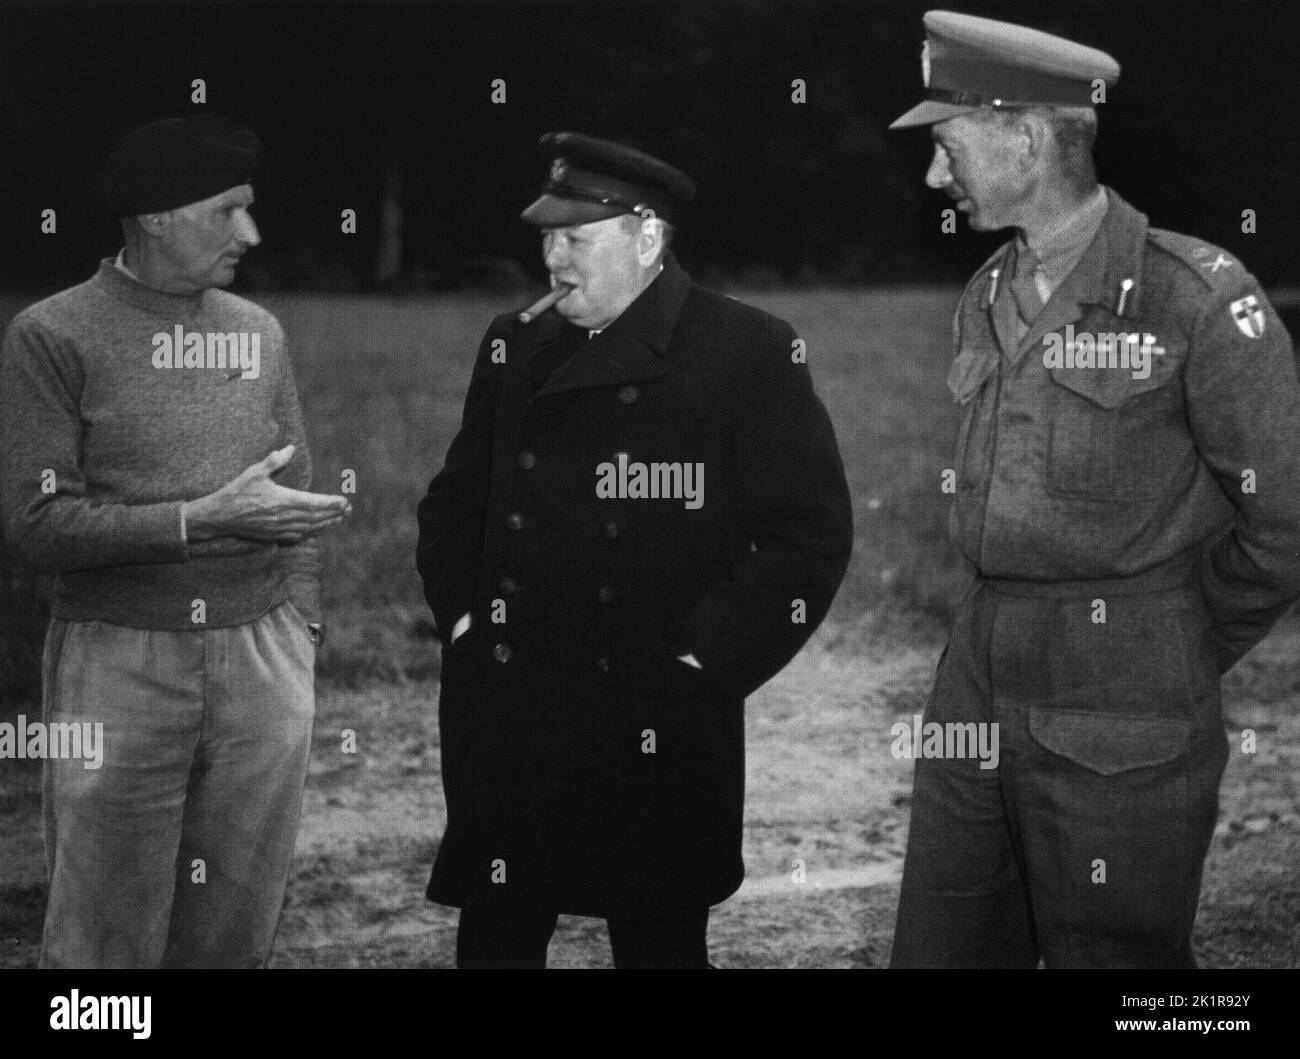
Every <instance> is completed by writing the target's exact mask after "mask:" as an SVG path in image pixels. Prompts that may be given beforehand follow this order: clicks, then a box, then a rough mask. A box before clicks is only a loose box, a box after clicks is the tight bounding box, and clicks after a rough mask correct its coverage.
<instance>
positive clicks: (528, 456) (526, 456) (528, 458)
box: [518, 451, 537, 471]
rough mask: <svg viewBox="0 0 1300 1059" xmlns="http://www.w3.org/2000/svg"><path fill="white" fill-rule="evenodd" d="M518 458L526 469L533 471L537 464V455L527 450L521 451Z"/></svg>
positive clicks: (520, 464)
mask: <svg viewBox="0 0 1300 1059" xmlns="http://www.w3.org/2000/svg"><path fill="white" fill-rule="evenodd" d="M518 460H519V466H520V467H522V468H523V469H524V470H525V471H531V470H532V469H533V467H534V466H535V465H536V464H537V457H536V456H534V455H533V454H532V453H531V452H527V451H525V452H521V453H520V454H519V456H518Z"/></svg>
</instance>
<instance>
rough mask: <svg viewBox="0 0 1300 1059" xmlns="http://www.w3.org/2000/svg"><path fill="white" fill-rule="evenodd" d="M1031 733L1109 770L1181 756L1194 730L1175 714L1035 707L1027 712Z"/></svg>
mask: <svg viewBox="0 0 1300 1059" xmlns="http://www.w3.org/2000/svg"><path fill="white" fill-rule="evenodd" d="M1029 734H1030V735H1032V736H1033V737H1034V739H1036V740H1037V741H1038V743H1039V744H1040V745H1041V746H1043V747H1045V748H1046V749H1048V750H1050V751H1051V752H1052V753H1053V754H1060V755H1061V757H1063V758H1068V759H1069V760H1070V761H1073V762H1074V763H1075V764H1076V765H1082V766H1083V767H1084V768H1087V769H1091V770H1092V771H1093V772H1099V773H1101V774H1102V775H1103V776H1113V775H1115V774H1116V773H1119V772H1129V771H1132V770H1133V769H1140V768H1149V767H1150V766H1152V765H1163V764H1164V763H1165V762H1167V761H1173V760H1174V759H1175V758H1178V757H1181V756H1182V755H1183V754H1185V753H1186V752H1187V750H1188V747H1189V746H1190V745H1191V736H1192V730H1191V726H1190V725H1189V724H1188V723H1187V722H1186V721H1182V720H1179V719H1178V718H1176V717H1152V716H1128V715H1125V714H1117V713H1107V712H1104V711H1101V710H1053V709H1035V710H1031V711H1030V714H1029Z"/></svg>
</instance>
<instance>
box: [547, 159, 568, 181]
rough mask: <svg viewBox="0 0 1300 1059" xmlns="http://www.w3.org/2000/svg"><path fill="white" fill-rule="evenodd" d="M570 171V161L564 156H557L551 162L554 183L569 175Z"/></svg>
mask: <svg viewBox="0 0 1300 1059" xmlns="http://www.w3.org/2000/svg"><path fill="white" fill-rule="evenodd" d="M568 173H569V163H568V162H566V161H565V160H564V159H563V158H557V159H556V160H555V161H554V162H552V163H551V182H552V183H553V184H558V183H559V182H560V181H562V180H563V179H564V178H565V177H566V176H567V175H568Z"/></svg>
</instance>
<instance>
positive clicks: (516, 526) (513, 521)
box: [506, 511, 524, 530]
mask: <svg viewBox="0 0 1300 1059" xmlns="http://www.w3.org/2000/svg"><path fill="white" fill-rule="evenodd" d="M506 525H507V526H508V527H509V528H510V529H512V530H521V529H523V528H524V516H523V515H521V514H519V512H517V511H512V512H510V514H508V515H507V516H506Z"/></svg>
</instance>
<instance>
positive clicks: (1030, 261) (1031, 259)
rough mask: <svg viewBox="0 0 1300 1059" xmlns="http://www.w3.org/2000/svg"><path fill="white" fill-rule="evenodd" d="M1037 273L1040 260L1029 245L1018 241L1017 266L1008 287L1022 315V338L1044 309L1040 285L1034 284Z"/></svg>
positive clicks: (1018, 311) (1017, 309)
mask: <svg viewBox="0 0 1300 1059" xmlns="http://www.w3.org/2000/svg"><path fill="white" fill-rule="evenodd" d="M1036 271H1038V258H1037V257H1035V256H1034V252H1033V251H1032V250H1030V249H1029V246H1028V244H1027V243H1025V242H1023V241H1021V240H1017V242H1016V266H1015V269H1014V270H1013V271H1012V273H1011V282H1010V283H1008V284H1007V286H1008V287H1009V288H1010V289H1011V297H1012V298H1014V299H1015V303H1016V312H1017V313H1018V314H1019V315H1020V323H1021V326H1022V327H1023V329H1024V330H1022V331H1021V336H1022V337H1023V335H1024V332H1025V331H1028V330H1029V328H1030V327H1031V326H1032V325H1033V322H1034V319H1035V317H1037V316H1038V313H1039V310H1041V309H1042V307H1043V299H1042V297H1041V296H1040V295H1039V293H1038V285H1037V284H1036V283H1034V273H1035V272H1036Z"/></svg>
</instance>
